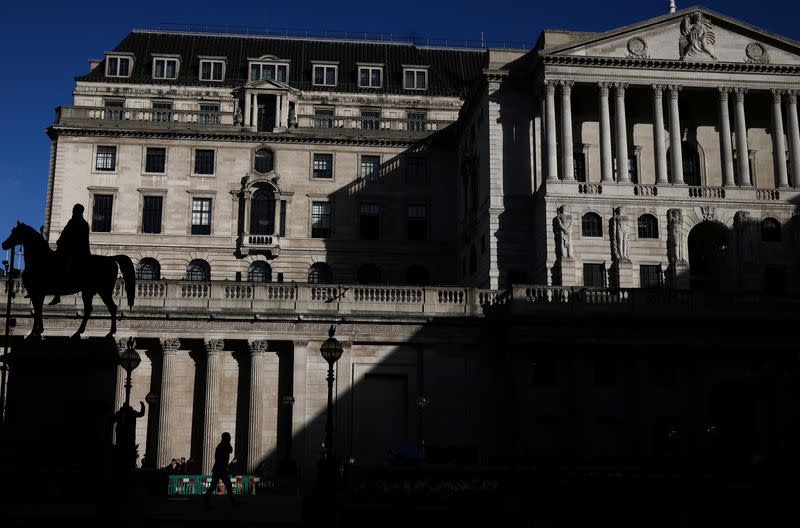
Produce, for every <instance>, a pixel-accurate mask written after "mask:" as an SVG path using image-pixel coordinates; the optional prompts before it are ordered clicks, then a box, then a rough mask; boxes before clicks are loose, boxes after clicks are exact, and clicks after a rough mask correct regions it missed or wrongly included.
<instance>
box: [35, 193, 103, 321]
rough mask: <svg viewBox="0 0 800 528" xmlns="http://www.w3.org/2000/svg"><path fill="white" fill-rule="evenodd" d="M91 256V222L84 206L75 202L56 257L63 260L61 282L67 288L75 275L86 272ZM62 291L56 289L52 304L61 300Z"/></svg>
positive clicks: (57, 248) (58, 244) (60, 239)
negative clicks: (86, 215) (85, 216)
mask: <svg viewBox="0 0 800 528" xmlns="http://www.w3.org/2000/svg"><path fill="white" fill-rule="evenodd" d="M40 232H41V231H40ZM90 256H91V253H90V252H89V224H88V223H87V222H86V220H84V219H83V206H82V205H81V204H75V206H74V207H73V208H72V218H70V219H69V221H68V222H67V225H65V226H64V230H63V231H61V236H59V237H58V241H57V242H56V258H58V259H59V260H61V283H62V285H64V286H65V288H64V289H65V290H68V289H69V283H70V282H72V281H74V279H73V277H74V276H75V275H78V274H82V273H83V272H84V270H85V269H86V260H87V259H88V258H89V257H90ZM60 293H61V292H59V291H56V295H55V297H53V300H52V301H50V305H53V304H58V303H60V302H61V295H60Z"/></svg>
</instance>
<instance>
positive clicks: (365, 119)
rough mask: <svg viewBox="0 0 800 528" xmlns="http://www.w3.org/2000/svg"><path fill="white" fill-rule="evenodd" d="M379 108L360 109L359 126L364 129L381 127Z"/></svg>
mask: <svg viewBox="0 0 800 528" xmlns="http://www.w3.org/2000/svg"><path fill="white" fill-rule="evenodd" d="M380 119H381V111H380V110H372V109H370V110H361V128H363V129H365V130H378V129H380V128H381V121H380Z"/></svg>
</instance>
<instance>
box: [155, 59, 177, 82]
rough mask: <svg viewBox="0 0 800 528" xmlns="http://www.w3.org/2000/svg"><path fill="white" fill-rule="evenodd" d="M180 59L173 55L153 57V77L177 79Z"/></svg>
mask: <svg viewBox="0 0 800 528" xmlns="http://www.w3.org/2000/svg"><path fill="white" fill-rule="evenodd" d="M179 66H180V59H179V58H178V56H177V55H176V56H174V57H169V56H168V57H164V56H162V57H154V58H153V79H177V78H178V68H179Z"/></svg>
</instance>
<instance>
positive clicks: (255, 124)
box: [250, 94, 258, 130]
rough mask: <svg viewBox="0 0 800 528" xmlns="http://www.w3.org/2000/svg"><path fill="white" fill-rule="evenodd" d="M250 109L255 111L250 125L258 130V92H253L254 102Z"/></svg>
mask: <svg viewBox="0 0 800 528" xmlns="http://www.w3.org/2000/svg"><path fill="white" fill-rule="evenodd" d="M250 110H251V111H252V112H253V117H252V119H251V120H250V126H252V127H253V128H255V129H256V130H258V94H253V103H252V104H251V105H250Z"/></svg>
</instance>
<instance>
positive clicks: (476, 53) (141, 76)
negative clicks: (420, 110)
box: [76, 30, 487, 96]
mask: <svg viewBox="0 0 800 528" xmlns="http://www.w3.org/2000/svg"><path fill="white" fill-rule="evenodd" d="M113 51H120V52H129V53H133V54H134V56H135V58H134V66H133V70H132V72H131V76H130V77H127V78H118V77H114V78H106V77H105V61H102V62H101V63H100V64H99V65H97V66H96V67H95V68H94V69H93V70H92V71H91V72H90V73H88V74H86V75H83V76H79V77H77V78H76V80H78V81H93V82H112V83H132V84H138V83H148V84H165V85H175V84H178V85H194V86H220V85H222V86H230V87H236V86H241V85H242V84H244V83H245V82H246V81H247V80H248V79H247V74H248V71H247V68H248V58H254V57H261V56H263V55H274V56H276V57H278V58H279V59H288V60H290V61H291V62H290V67H289V84H290V85H291V86H293V87H295V88H298V89H300V90H313V91H336V92H364V93H390V94H403V93H404V94H409V95H423V94H427V95H440V96H442V95H444V96H464V95H465V94H466V91H467V89H468V87H469V86H470V85H471V84H472V82H473V81H474V80H475V79H476V78H477V77H479V76H480V74H481V72H482V70H483V69H484V68H485V67H486V65H487V52H486V50H480V49H479V50H459V49H452V48H435V47H418V46H415V45H413V44H404V43H389V42H367V41H364V42H359V41H347V40H322V39H304V38H281V37H258V36H252V35H250V36H244V35H242V36H239V35H219V34H211V33H188V32H187V33H182V32H170V31H152V30H133V31H132V32H131V33H129V34H128V36H126V37H125V38H124V39H123V40H122V42H120V43H119V44H118V45H117V46H116V47H115V48H114V50H113ZM154 53H156V54H158V53H163V54H173V55H180V57H181V66H180V71H179V76H178V78H177V79H176V80H166V81H165V80H154V79H152V77H151V72H152V65H153V56H152V55H153V54H154ZM200 56H214V57H226V58H227V72H226V75H225V80H224V81H223V82H221V83H220V82H211V81H201V80H199V78H198V77H199V76H198V69H199V65H200V61H199V58H198V57H200ZM312 61H323V62H324V61H335V62H338V63H339V73H338V77H339V78H338V86H336V87H321V86H313V85H312V83H311V75H312ZM357 63H380V64H383V65H384V83H383V87H382V88H377V89H376V88H359V87H358V78H357V76H358V66H357ZM403 65H423V66H429V67H430V69H429V79H428V89H427V90H426V91H424V92H419V91H414V90H404V89H403V84H402V83H403Z"/></svg>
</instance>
